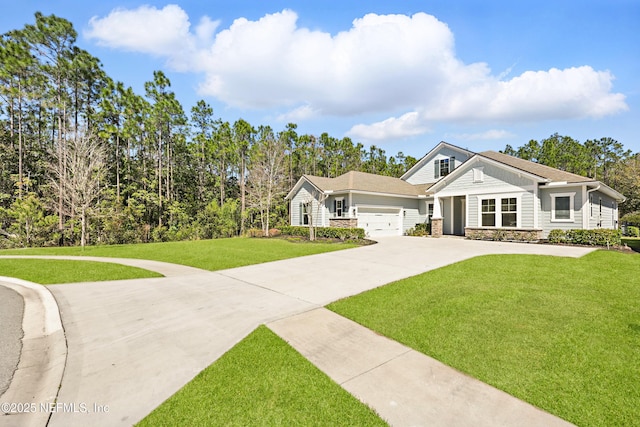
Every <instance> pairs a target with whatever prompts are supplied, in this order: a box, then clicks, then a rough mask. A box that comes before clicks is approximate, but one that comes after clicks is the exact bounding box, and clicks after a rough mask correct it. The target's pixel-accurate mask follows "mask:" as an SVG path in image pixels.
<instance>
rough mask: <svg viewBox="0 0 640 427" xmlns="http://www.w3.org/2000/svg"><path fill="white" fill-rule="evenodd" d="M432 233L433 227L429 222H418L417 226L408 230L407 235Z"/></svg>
mask: <svg viewBox="0 0 640 427" xmlns="http://www.w3.org/2000/svg"><path fill="white" fill-rule="evenodd" d="M430 234H431V227H430V224H428V223H423V224H416V226H415V227H413V228H410V229H409V230H407V236H428V235H430Z"/></svg>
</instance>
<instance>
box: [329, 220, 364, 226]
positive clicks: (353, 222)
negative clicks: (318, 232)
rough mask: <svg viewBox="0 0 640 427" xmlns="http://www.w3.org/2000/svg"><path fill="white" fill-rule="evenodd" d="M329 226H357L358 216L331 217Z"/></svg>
mask: <svg viewBox="0 0 640 427" xmlns="http://www.w3.org/2000/svg"><path fill="white" fill-rule="evenodd" d="M329 227H336V228H356V227H358V220H357V219H356V218H331V219H329Z"/></svg>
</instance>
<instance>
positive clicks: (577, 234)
mask: <svg viewBox="0 0 640 427" xmlns="http://www.w3.org/2000/svg"><path fill="white" fill-rule="evenodd" d="M621 238H622V233H620V230H610V229H605V228H598V229H595V230H580V229H576V230H551V231H550V232H549V237H548V239H549V242H550V243H568V244H572V245H587V246H607V247H609V246H618V245H620V244H621Z"/></svg>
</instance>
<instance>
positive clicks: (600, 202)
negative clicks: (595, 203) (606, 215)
mask: <svg viewBox="0 0 640 427" xmlns="http://www.w3.org/2000/svg"><path fill="white" fill-rule="evenodd" d="M600 218H602V197H600Z"/></svg>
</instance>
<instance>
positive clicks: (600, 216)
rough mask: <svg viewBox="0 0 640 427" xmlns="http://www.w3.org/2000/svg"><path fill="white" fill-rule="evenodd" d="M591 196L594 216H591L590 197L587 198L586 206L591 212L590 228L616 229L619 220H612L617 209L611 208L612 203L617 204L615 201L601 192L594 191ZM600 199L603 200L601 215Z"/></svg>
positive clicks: (615, 218)
mask: <svg viewBox="0 0 640 427" xmlns="http://www.w3.org/2000/svg"><path fill="white" fill-rule="evenodd" d="M590 194H591V195H592V196H593V215H591V209H590V206H589V196H587V206H586V209H587V211H588V212H589V228H599V227H600V228H616V227H617V223H616V221H617V220H618V218H617V217H614V218H612V215H613V214H614V212H615V209H612V208H611V203H612V202H615V200H613V199H612V198H611V197H609V196H607V195H606V194H603V193H601V192H599V191H594V192H592V193H590ZM600 199H602V213H600Z"/></svg>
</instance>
